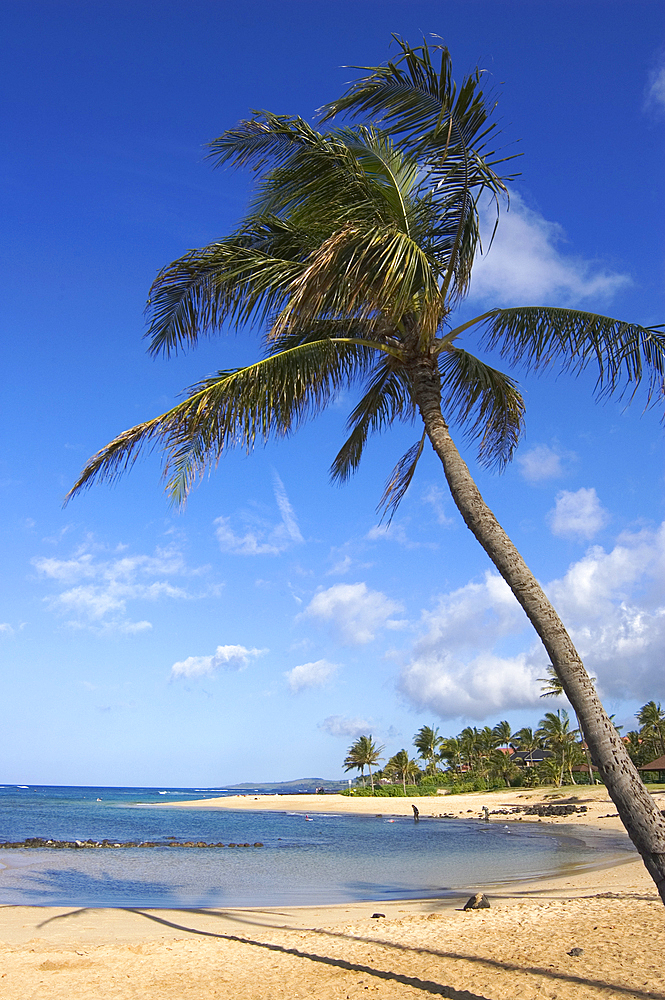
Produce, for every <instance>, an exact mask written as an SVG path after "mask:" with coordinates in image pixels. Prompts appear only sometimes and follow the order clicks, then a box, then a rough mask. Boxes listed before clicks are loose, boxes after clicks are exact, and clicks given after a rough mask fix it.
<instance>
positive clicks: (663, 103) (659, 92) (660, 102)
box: [646, 66, 665, 111]
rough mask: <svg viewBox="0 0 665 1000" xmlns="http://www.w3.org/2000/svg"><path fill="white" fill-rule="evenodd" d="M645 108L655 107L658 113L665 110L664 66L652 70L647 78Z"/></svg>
mask: <svg viewBox="0 0 665 1000" xmlns="http://www.w3.org/2000/svg"><path fill="white" fill-rule="evenodd" d="M646 107H647V108H653V107H656V108H658V109H659V110H660V111H663V110H665V66H661V68H660V69H657V70H654V71H653V72H652V73H651V74H650V76H649V86H648V88H647V96H646Z"/></svg>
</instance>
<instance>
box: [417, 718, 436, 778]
mask: <svg viewBox="0 0 665 1000" xmlns="http://www.w3.org/2000/svg"><path fill="white" fill-rule="evenodd" d="M442 742H443V737H442V736H439V730H438V728H437V729H432V727H431V726H423V727H422V729H419V730H418V732H417V733H416V735H415V736H414V737H413V745H414V747H415V748H416V750H417V751H418V756H419V757H420V758H421V759H422V760H424V761H426V762H427V767H426V768H425V773H426V774H436V761H437V757H438V755H439V749H440V747H441V744H442Z"/></svg>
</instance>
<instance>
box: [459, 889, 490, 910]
mask: <svg viewBox="0 0 665 1000" xmlns="http://www.w3.org/2000/svg"><path fill="white" fill-rule="evenodd" d="M489 908H490V901H489V899H488V898H487V896H486V895H485V893H484V892H477V893H476V895H475V896H472V897H471V899H467V901H466V903H465V904H464V909H465V910H489Z"/></svg>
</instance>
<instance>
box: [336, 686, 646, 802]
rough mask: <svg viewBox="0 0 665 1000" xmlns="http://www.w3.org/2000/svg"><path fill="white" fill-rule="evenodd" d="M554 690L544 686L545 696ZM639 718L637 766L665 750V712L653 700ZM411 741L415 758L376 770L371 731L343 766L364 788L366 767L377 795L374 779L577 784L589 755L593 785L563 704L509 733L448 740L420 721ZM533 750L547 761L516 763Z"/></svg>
mask: <svg viewBox="0 0 665 1000" xmlns="http://www.w3.org/2000/svg"><path fill="white" fill-rule="evenodd" d="M553 686H556V685H555V684H554V685H553ZM556 693H558V692H556V691H550V690H545V691H544V693H543V695H542V696H541V697H549V696H551V695H553V694H556ZM636 718H637V722H638V724H639V728H638V729H635V730H632V731H631V732H629V733H628V734H627V735H626V737H625V738H624V742H625V743H626V746H627V749H628V752H629V754H630V756H631V758H632V759H633V761H634V763H635V764H636V765H638V766H641V765H644V764H646V763H649V762H650V761H651V760H653V759H654V758H657V757H660V756H662V755H665V711H663V709H662V708H661V705H660V702H658V703H656V702H655V701H649V702H647V703H646V704H645V705H643V706H642V707H641V708H640V710H639V711H638V712H637V714H636ZM621 728H622V727H621V726H619V727H617V730H620V729H621ZM413 745H414V747H415V748H416V750H417V751H418V753H417V757H418V760H414V759H413V758H411V757H410V756H409V754H408V752H407V751H406V749H401V750H399V751H398V752H397V753H396V754H393V756H392V757H390V758H389V759H388V761H387V762H386V764H385V766H384V767H383V768H381V769H379V768H378V765H379V763H380V762H381V761H382V760H384V758H383V757H382V754H383V751H384V750H385V746H379V745H378V744H377V743H376V742H375V741H374V739H373V738H372V736H371V735H370V736H359V737H358V738H357V739H356V740H355V741H354V742H353V743H352V745H351V746H350V747H349V749H348V752H347V756H346V758H345V760H344V768H345V770H346V771H347V772H348V771H353V770H357V771H359V772H360V781H361V782H362V785H363V787H365V768H366V769H367V773H368V776H369V781H370V786H371V789H372V792H374V785H375V782H376V781H380V782H382V783H384V782H391V783H398V784H401V785H402V787H403V791H404V794H405V795H406V787H407V785H408V784H411V785H413V784H416V783H422V782H424V783H427V784H436V783H437V781H439V780H440V781H441V782H442V783H451V782H459V781H466V782H470V781H471V782H473V781H474V780H475V781H478V782H481V783H482V784H484V785H485V787H489V786H490V785H491V783H492V782H497V781H500V782H502V783H504V784H505V785H508V786H510V785H511V784H512V783H513V781H515V780H517V779H521V783H525V781H526V782H527V783H529V784H536V783H542V784H548V785H549V784H555V785H557V786H561V785H562V784H563V783H564V780H565V779H566V778H567V779H568V781H569V782H570V783H571V784H577V781H576V779H575V773H576V772H579V771H580V768H581V765H583V763H584V762H585V759H586V760H587V764H586V768H584V767H582V773H584V771H585V770H586V774H587V776H588V780H589V781H590V782H591V783H595V780H596V779H595V776H594V771H593V767H592V765H591V762H590V761H589V760H588V753H589V751H588V747H587V746H586V743H585V741H584V738H583V735H582V733H581V730H580V728H579V727H578V728H576V729H574V728H572V727H571V724H570V720H569V717H568V713H567V712H566V710H565V709H558V710H557V711H556V712H546V713H545V715H544V717H543V718H542V719H541V720H540V721H539V723H538V725H537V727H536V729H535V730H534V729H532V728H530V727H529V726H523V727H522V728H521V729H519V730H517V731H516V732H512V730H511V726H510V723H509V722H508V721H507V720H503V721H501V722H499V723H497V725H496V726H494V727H490V726H484V727H483V728H482V729H478V728H476V727H475V726H473V727H472V726H467V727H466V728H464V729H463V730H462V731H461V732H460V733H459V734H458V735H457V736H448V737H446V736H440V735H439V730H438V728H433V727H432V726H422V728H421V729H419V730H418V732H417V733H416V735H415V736H414V738H413ZM534 751H544V752H545V753H544V754H543V755H540V754H539V755H538V756H539V757H540V756H542V760H539V761H538V766H537V767H533V768H528V769H524V768H523V767H520V766H519V765H518V764H517V763H516V757H519V755H520V754H528V755H534ZM534 756H535V755H534ZM442 765H443V766H442Z"/></svg>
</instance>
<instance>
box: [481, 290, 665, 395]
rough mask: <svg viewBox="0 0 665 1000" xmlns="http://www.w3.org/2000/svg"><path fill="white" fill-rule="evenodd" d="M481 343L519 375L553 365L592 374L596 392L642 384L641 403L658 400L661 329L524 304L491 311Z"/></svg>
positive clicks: (664, 356)
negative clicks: (594, 372)
mask: <svg viewBox="0 0 665 1000" xmlns="http://www.w3.org/2000/svg"><path fill="white" fill-rule="evenodd" d="M484 327H485V332H484V334H483V337H482V343H483V345H484V346H486V347H488V348H489V349H494V348H497V349H498V350H499V352H500V354H501V356H502V357H504V358H507V359H508V360H509V361H510V362H511V363H512V364H515V365H517V366H518V367H520V368H521V369H522V370H523V371H526V372H530V371H536V372H537V371H542V370H544V369H547V368H551V367H552V366H554V365H557V366H558V368H559V370H560V371H568V372H572V373H574V374H577V373H579V372H582V371H584V370H585V369H586V368H588V367H589V366H593V367H595V368H596V370H597V373H598V375H597V381H596V394H597V396H598V397H600V398H602V397H606V396H610V395H613V394H615V393H618V394H619V396H622V395H624V394H625V392H626V391H627V390H628V389H631V394H632V395H634V393H635V392H636V391H637V389H638V387H639V386H640V385H641V384H642V382H643V381H644V380H646V383H647V384H646V405H647V406H649V405H650V404H651V403H653V402H655V401H657V400H660V399H662V395H663V391H664V387H665V330H664V328H663V326H662V325H659V326H651V327H645V326H639V325H638V324H636V323H623V322H621V321H619V320H616V319H612V318H611V317H609V316H600V315H598V314H596V313H589V312H581V311H579V310H576V309H559V308H553V307H549V306H527V307H524V308H517V309H495V310H492V312H491V313H490V314H489V316H488V317H487V319H486V320H485V323H484Z"/></svg>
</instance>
